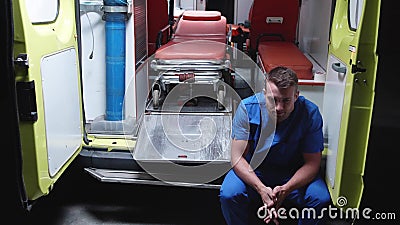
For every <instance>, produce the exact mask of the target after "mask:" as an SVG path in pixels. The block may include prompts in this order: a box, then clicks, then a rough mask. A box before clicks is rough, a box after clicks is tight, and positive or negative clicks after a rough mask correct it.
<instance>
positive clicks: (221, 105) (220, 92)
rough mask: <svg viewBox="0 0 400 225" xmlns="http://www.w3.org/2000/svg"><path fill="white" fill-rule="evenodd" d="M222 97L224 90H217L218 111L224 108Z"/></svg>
mask: <svg viewBox="0 0 400 225" xmlns="http://www.w3.org/2000/svg"><path fill="white" fill-rule="evenodd" d="M224 96H225V91H224V90H218V95H217V102H218V109H219V110H223V109H225V107H224V105H223V102H224Z"/></svg>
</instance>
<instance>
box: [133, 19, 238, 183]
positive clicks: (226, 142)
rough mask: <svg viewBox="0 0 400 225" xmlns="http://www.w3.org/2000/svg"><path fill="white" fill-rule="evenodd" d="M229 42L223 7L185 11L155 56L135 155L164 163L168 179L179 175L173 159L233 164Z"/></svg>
mask: <svg viewBox="0 0 400 225" xmlns="http://www.w3.org/2000/svg"><path fill="white" fill-rule="evenodd" d="M226 43H227V36H226V18H225V17H224V16H222V15H221V13H220V12H218V11H184V12H183V13H182V15H181V16H180V18H179V19H178V20H177V22H176V24H175V28H174V32H173V34H172V36H171V39H170V41H169V42H168V43H166V44H164V45H162V46H161V47H160V48H158V49H157V50H156V52H155V53H154V55H153V57H154V58H153V59H151V60H150V61H151V62H150V66H149V67H150V69H151V70H152V71H153V72H154V74H156V75H155V78H154V79H153V80H152V82H151V89H150V93H149V98H148V101H147V103H146V113H145V115H144V118H143V123H142V125H141V128H140V130H139V134H138V139H137V142H136V146H135V152H134V158H135V160H136V161H137V162H139V163H141V164H143V165H145V166H146V165H147V166H150V167H152V168H154V169H155V170H158V168H164V169H163V170H162V171H157V172H156V173H157V174H167V175H166V176H167V178H165V177H161V178H159V179H162V180H164V178H165V179H167V180H168V179H169V178H170V174H175V175H174V177H179V176H178V175H176V174H177V173H178V171H173V172H168V169H166V167H168V165H169V162H171V161H172V162H177V163H184V164H188V163H189V164H196V165H198V164H207V163H211V162H212V163H213V164H215V163H217V164H218V165H217V167H220V166H221V165H222V166H223V167H226V168H229V165H230V136H229V134H230V132H229V130H230V126H231V119H232V108H233V107H232V103H231V100H230V99H229V98H228V97H227V94H226V92H227V89H228V87H227V86H229V85H230V80H231V76H232V75H231V71H230V67H231V63H230V57H229V54H228V53H227V46H226ZM227 131H228V132H227ZM213 170H215V169H213ZM171 179H173V178H171ZM173 181H174V182H176V181H177V180H176V179H173ZM178 181H179V180H178ZM198 182H199V181H196V183H198Z"/></svg>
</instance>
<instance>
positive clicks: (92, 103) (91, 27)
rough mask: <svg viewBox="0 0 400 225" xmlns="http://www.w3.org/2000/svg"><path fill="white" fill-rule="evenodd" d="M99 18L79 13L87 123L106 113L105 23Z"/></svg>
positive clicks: (95, 14) (96, 14)
mask: <svg viewBox="0 0 400 225" xmlns="http://www.w3.org/2000/svg"><path fill="white" fill-rule="evenodd" d="M101 17H102V13H101V12H87V13H83V12H81V32H82V35H81V39H82V73H83V76H82V82H83V87H84V88H83V100H84V104H85V116H86V120H88V121H90V120H94V119H95V118H96V117H98V116H101V115H104V114H105V111H106V52H105V49H106V48H105V43H106V41H105V22H104V21H103V20H102V18H101ZM91 54H93V57H92V58H90V55H91Z"/></svg>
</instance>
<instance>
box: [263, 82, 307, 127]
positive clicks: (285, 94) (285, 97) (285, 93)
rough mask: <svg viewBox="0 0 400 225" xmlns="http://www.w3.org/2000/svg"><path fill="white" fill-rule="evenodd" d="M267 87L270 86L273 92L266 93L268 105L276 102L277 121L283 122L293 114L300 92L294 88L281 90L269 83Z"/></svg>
mask: <svg viewBox="0 0 400 225" xmlns="http://www.w3.org/2000/svg"><path fill="white" fill-rule="evenodd" d="M267 85H269V89H270V90H271V91H270V92H266V93H265V98H266V100H267V105H271V103H274V102H275V112H276V120H277V122H278V123H279V122H282V121H284V120H285V119H287V118H288V117H289V115H290V113H292V112H293V110H294V103H295V102H296V100H297V97H299V92H298V90H296V87H294V86H292V87H288V88H282V89H279V88H278V87H277V86H276V85H275V84H274V83H272V82H268V84H267ZM272 100H273V101H272ZM272 105H273V104H272Z"/></svg>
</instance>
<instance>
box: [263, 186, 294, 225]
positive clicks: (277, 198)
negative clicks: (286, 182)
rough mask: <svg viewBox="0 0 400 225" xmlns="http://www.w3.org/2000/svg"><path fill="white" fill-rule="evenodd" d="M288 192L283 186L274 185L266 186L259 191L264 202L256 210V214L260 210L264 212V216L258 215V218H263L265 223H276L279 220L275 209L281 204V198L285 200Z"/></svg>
mask: <svg viewBox="0 0 400 225" xmlns="http://www.w3.org/2000/svg"><path fill="white" fill-rule="evenodd" d="M288 194H289V192H288V191H287V190H286V189H285V187H284V186H276V187H275V188H274V189H272V188H270V187H266V188H265V189H263V190H262V191H260V195H261V199H262V201H263V203H264V205H263V206H261V207H260V208H259V209H258V210H257V215H258V216H259V217H260V215H261V214H262V212H264V214H263V215H264V217H263V218H262V217H260V219H263V220H264V222H265V223H269V222H271V221H274V223H275V224H276V225H278V224H279V221H278V212H277V210H278V209H279V207H280V206H281V205H282V202H283V200H285V198H286V196H287V195H288Z"/></svg>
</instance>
